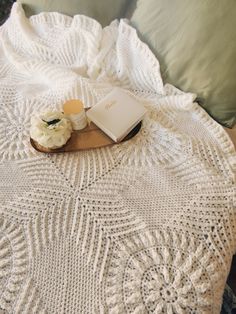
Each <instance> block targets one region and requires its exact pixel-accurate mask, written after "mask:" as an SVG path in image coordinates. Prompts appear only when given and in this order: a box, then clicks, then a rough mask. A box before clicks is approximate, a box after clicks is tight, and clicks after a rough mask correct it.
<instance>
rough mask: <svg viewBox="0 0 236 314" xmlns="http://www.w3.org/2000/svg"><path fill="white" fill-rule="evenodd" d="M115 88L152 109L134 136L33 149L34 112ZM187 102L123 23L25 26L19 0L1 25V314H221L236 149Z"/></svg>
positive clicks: (233, 236) (233, 234)
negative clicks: (75, 148) (98, 144)
mask: <svg viewBox="0 0 236 314" xmlns="http://www.w3.org/2000/svg"><path fill="white" fill-rule="evenodd" d="M114 86H119V87H121V88H123V89H124V90H125V91H126V92H127V93H132V94H133V95H134V97H138V98H139V99H140V100H142V102H143V103H144V105H145V107H146V108H147V110H148V114H147V115H146V117H145V119H144V120H143V123H142V128H141V130H140V132H139V133H138V134H137V135H136V136H135V137H134V138H133V139H131V140H130V141H128V142H125V143H121V144H118V145H114V146H112V147H106V148H101V149H95V150H88V151H83V152H78V153H70V154H69V153H68V154H42V153H38V152H36V151H34V149H33V148H32V147H31V146H30V143H29V127H30V117H31V116H32V115H33V114H34V113H36V112H39V111H43V110H46V109H60V108H61V106H62V104H63V103H64V102H65V101H66V100H68V99H74V98H79V99H81V100H82V101H83V103H84V104H85V106H86V107H90V106H93V105H94V104H96V102H97V101H99V100H100V99H102V98H103V97H104V95H106V94H107V93H108V92H109V91H111V90H112V88H113V87H114ZM195 98H196V95H195V94H192V93H184V92H181V91H180V90H178V89H177V88H175V87H174V86H172V85H170V84H165V85H164V84H163V81H162V78H161V75H160V65H159V62H158V60H157V59H156V58H155V56H154V55H153V54H152V52H151V51H150V50H149V48H148V46H147V45H146V44H144V43H143V42H142V41H140V40H139V38H138V36H137V34H136V31H135V29H133V28H132V27H131V26H130V25H128V24H127V22H126V21H124V20H122V21H120V23H118V22H114V23H112V24H111V25H110V26H108V27H106V28H104V29H102V27H101V25H100V24H98V23H97V22H96V21H95V20H93V19H91V18H88V17H85V16H80V15H77V16H75V17H74V18H70V17H68V16H64V15H61V14H58V13H41V14H39V15H35V16H32V17H31V18H30V19H27V18H26V17H25V14H24V11H23V10H22V7H21V5H20V4H18V3H16V4H14V6H13V9H12V12H11V16H10V18H9V19H8V20H7V22H6V23H5V24H4V25H3V26H2V27H1V28H0V158H1V161H0V177H1V181H0V186H1V189H0V200H1V202H0V233H1V238H0V257H1V259H0V291H1V293H0V309H1V310H2V311H3V313H5V312H7V313H115V314H119V313H121V314H124V313H136V314H137V313H194V314H196V313H201V314H202V313H219V312H220V308H221V303H222V295H223V291H224V287H225V283H226V278H227V275H228V272H229V269H230V263H231V259H232V255H233V254H234V253H235V251H236V212H235V205H236V204H235V200H236V189H235V187H236V186H235V174H236V152H235V149H234V146H233V143H232V142H231V140H230V138H229V136H228V135H227V133H226V132H225V131H224V129H223V128H222V126H220V125H219V124H218V123H216V122H215V121H214V120H212V119H211V118H210V117H209V116H208V114H207V113H206V112H205V111H204V110H203V109H202V108H201V107H200V106H199V105H198V104H196V103H195V102H194V99H195ZM128 105H129V104H127V106H128Z"/></svg>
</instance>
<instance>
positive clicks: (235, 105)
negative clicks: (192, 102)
mask: <svg viewBox="0 0 236 314" xmlns="http://www.w3.org/2000/svg"><path fill="white" fill-rule="evenodd" d="M131 23H132V24H133V25H134V26H135V27H136V28H137V29H138V31H139V33H140V35H141V37H142V39H143V40H144V41H146V42H147V43H148V44H149V45H150V47H151V49H152V50H153V52H154V53H155V54H156V56H157V58H158V59H159V61H160V65H161V71H162V75H163V79H164V81H165V82H168V83H171V84H173V85H175V86H177V87H178V88H180V89H182V90H184V91H190V92H194V93H196V94H197V95H198V96H199V99H198V100H199V103H200V105H202V107H203V108H205V109H206V111H207V112H208V113H209V114H210V115H211V116H212V117H213V118H215V119H216V120H217V121H218V122H220V123H222V124H224V125H226V126H228V127H232V126H233V125H234V124H235V123H236V1H235V0H227V1H223V0H139V1H138V3H137V8H136V10H135V12H134V14H133V16H132V18H131Z"/></svg>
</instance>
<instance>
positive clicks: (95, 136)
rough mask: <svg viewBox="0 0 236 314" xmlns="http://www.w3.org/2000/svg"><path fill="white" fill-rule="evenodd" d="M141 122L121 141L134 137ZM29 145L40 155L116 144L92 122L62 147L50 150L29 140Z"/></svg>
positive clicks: (73, 134) (75, 132)
mask: <svg viewBox="0 0 236 314" xmlns="http://www.w3.org/2000/svg"><path fill="white" fill-rule="evenodd" d="M141 126H142V122H139V124H137V125H136V127H135V128H133V130H132V131H131V132H130V133H129V134H128V135H127V136H126V137H125V138H124V139H123V140H122V142H124V141H128V140H129V139H131V138H132V137H134V136H135V135H136V134H137V133H138V132H139V130H140V129H141ZM30 143H31V145H32V146H33V148H34V149H36V150H37V151H38V152H42V153H65V152H74V151H79V150H85V149H92V148H99V147H104V146H109V145H115V144H118V143H116V142H114V141H113V140H112V139H111V138H110V137H108V136H107V135H106V134H105V133H104V132H103V131H102V130H100V129H99V128H98V127H97V126H96V125H95V124H93V123H92V122H91V123H90V124H89V125H88V126H87V127H86V128H84V129H83V130H80V131H73V132H72V135H71V138H70V139H69V141H68V142H67V143H66V144H65V145H64V146H62V147H60V148H56V149H50V148H46V147H43V146H41V145H39V144H38V143H37V142H36V141H34V140H33V139H32V138H30Z"/></svg>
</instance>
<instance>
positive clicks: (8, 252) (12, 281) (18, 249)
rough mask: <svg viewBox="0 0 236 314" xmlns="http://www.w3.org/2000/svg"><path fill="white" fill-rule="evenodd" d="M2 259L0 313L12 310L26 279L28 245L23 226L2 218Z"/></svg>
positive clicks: (0, 227)
mask: <svg viewBox="0 0 236 314" xmlns="http://www.w3.org/2000/svg"><path fill="white" fill-rule="evenodd" d="M0 261H1V262H0V291H1V294H0V313H1V310H6V311H9V312H11V310H12V308H13V303H14V302H15V300H16V298H17V296H18V295H19V291H20V288H21V287H22V285H23V284H24V282H25V280H26V273H27V246H26V242H25V239H24V234H23V232H22V230H21V228H20V227H17V226H15V225H14V224H11V223H8V222H7V221H6V220H1V219H0ZM4 313H5V312H4Z"/></svg>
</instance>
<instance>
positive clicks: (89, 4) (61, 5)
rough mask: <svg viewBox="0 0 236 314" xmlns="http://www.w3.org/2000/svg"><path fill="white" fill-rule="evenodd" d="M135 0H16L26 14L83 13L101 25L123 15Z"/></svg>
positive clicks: (71, 14) (72, 14)
mask: <svg viewBox="0 0 236 314" xmlns="http://www.w3.org/2000/svg"><path fill="white" fill-rule="evenodd" d="M134 1H135V0H116V1H113V0H99V1H94V0H67V1H64V0H50V1H48V0H18V2H19V3H21V4H23V7H24V9H25V12H26V14H27V16H31V15H33V14H38V13H40V12H60V13H63V14H67V15H70V16H74V15H76V14H84V15H86V16H89V17H92V18H94V19H96V20H97V21H99V22H100V23H101V24H102V25H103V26H106V25H108V24H109V23H110V22H111V21H113V20H114V19H116V18H120V17H122V16H123V15H124V12H125V11H126V10H130V9H131V8H130V9H129V7H130V6H132V5H133V2H134Z"/></svg>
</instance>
